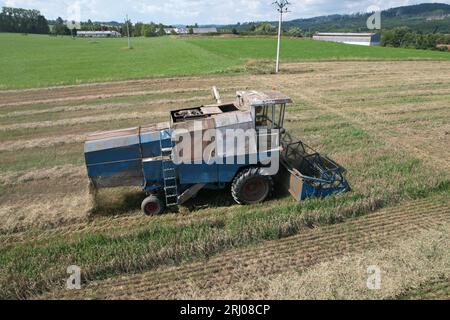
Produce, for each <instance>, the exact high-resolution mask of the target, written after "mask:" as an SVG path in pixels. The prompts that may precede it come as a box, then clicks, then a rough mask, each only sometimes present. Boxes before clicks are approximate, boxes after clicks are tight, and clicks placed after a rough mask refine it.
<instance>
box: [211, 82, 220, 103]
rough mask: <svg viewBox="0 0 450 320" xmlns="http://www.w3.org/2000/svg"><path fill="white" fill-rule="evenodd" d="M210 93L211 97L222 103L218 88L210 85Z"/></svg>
mask: <svg viewBox="0 0 450 320" xmlns="http://www.w3.org/2000/svg"><path fill="white" fill-rule="evenodd" d="M212 95H213V98H214V99H215V100H216V101H217V103H218V104H221V103H222V99H221V98H220V93H219V90H218V89H217V87H216V86H214V87H212Z"/></svg>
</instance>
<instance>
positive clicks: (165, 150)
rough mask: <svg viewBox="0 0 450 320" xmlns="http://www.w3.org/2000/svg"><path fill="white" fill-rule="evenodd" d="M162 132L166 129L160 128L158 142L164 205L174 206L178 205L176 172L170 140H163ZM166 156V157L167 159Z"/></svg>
mask: <svg viewBox="0 0 450 320" xmlns="http://www.w3.org/2000/svg"><path fill="white" fill-rule="evenodd" d="M164 132H167V131H166V130H162V131H161V132H160V133H159V136H160V137H159V144H160V147H161V156H162V160H161V167H162V168H161V169H162V175H163V180H164V193H165V197H166V206H167V207H174V206H177V205H178V185H177V184H178V183H177V172H176V167H175V164H174V163H173V159H172V152H173V147H172V140H169V142H168V143H167V142H165V138H164V134H163V133H164ZM167 158H168V159H167Z"/></svg>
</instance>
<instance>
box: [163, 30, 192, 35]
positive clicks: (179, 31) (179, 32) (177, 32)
mask: <svg viewBox="0 0 450 320" xmlns="http://www.w3.org/2000/svg"><path fill="white" fill-rule="evenodd" d="M164 32H165V33H166V34H167V35H171V34H179V35H183V34H189V30H188V29H186V28H164Z"/></svg>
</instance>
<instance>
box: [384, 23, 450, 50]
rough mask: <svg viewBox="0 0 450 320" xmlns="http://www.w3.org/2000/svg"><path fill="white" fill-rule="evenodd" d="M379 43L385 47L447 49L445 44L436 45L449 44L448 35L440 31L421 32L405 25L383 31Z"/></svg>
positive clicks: (449, 37)
mask: <svg viewBox="0 0 450 320" xmlns="http://www.w3.org/2000/svg"><path fill="white" fill-rule="evenodd" d="M381 44H382V45H383V46H385V47H395V48H410V49H423V50H430V49H431V50H448V49H447V47H446V46H443V47H438V45H448V44H450V35H446V34H442V33H428V34H423V33H421V32H417V31H414V30H412V29H410V28H407V27H399V28H394V29H392V30H387V31H384V32H383V34H382V37H381Z"/></svg>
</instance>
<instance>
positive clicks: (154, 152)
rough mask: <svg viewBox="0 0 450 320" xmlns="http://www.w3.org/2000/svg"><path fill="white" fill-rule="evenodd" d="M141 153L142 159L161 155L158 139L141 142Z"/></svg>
mask: <svg viewBox="0 0 450 320" xmlns="http://www.w3.org/2000/svg"><path fill="white" fill-rule="evenodd" d="M142 154H143V156H144V159H146V158H155V157H159V156H160V155H161V147H160V146H159V140H158V141H153V142H149V143H143V144H142Z"/></svg>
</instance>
